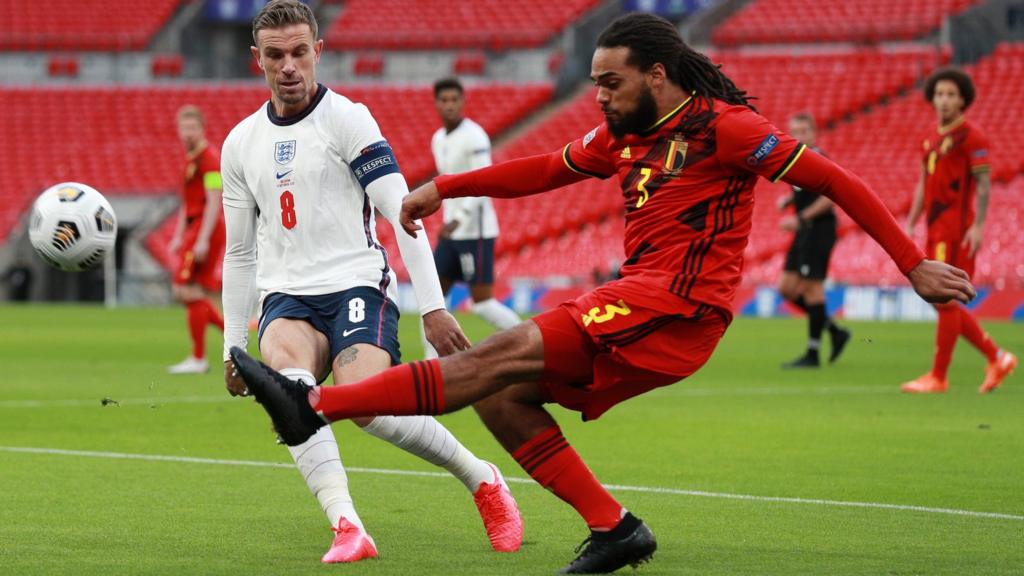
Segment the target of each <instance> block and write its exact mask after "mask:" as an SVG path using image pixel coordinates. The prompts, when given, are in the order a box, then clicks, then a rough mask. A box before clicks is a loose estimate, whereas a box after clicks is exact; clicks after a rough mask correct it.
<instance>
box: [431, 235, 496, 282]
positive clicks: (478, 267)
mask: <svg viewBox="0 0 1024 576" xmlns="http://www.w3.org/2000/svg"><path fill="white" fill-rule="evenodd" d="M434 265H435V266H437V275H438V276H440V277H441V278H447V279H448V280H452V281H455V282H458V281H459V280H461V281H463V282H465V283H467V284H494V238H480V239H479V240H451V239H441V240H438V241H437V247H436V248H434Z"/></svg>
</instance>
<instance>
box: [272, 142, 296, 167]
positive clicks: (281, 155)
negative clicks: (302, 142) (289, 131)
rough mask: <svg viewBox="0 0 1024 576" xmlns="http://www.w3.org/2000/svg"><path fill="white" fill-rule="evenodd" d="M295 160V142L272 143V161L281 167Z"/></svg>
mask: <svg viewBox="0 0 1024 576" xmlns="http://www.w3.org/2000/svg"><path fill="white" fill-rule="evenodd" d="M294 159H295V140H285V141H284V142H275V143H274V161H275V162H277V163H278V164H281V165H282V166H284V165H286V164H290V163H291V161H292V160H294Z"/></svg>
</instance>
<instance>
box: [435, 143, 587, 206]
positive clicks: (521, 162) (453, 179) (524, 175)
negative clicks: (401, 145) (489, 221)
mask: <svg viewBox="0 0 1024 576" xmlns="http://www.w3.org/2000/svg"><path fill="white" fill-rule="evenodd" d="M586 178H587V177H586V176H585V175H582V174H580V173H577V172H573V171H572V170H570V169H569V168H568V167H566V164H565V161H564V160H563V158H562V152H561V151H560V152H552V153H550V154H541V155H538V156H528V157H526V158H518V159H516V160H509V161H507V162H501V163H500V164H494V165H492V166H487V167H485V168H479V169H477V170H471V171H469V172H463V173H461V174H444V175H442V176H438V177H437V178H434V184H436V185H437V191H438V192H439V193H440V194H441V198H458V197H461V196H490V197H491V198H518V197H520V196H529V195H531V194H539V193H541V192H547V191H548V190H554V189H555V188H561V187H562V186H566V185H568V184H572V183H573V182H579V181H580V180H585V179H586Z"/></svg>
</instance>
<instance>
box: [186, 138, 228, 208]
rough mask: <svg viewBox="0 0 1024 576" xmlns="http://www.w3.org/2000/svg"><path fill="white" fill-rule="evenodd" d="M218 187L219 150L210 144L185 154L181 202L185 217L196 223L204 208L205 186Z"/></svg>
mask: <svg viewBox="0 0 1024 576" xmlns="http://www.w3.org/2000/svg"><path fill="white" fill-rule="evenodd" d="M207 183H209V184H210V185H211V186H210V187H211V188H218V189H219V188H220V186H221V184H220V151H219V150H217V149H216V148H215V147H213V146H212V145H210V144H207V145H206V146H203V147H202V148H200V149H199V151H198V152H194V153H192V154H186V155H185V186H184V188H183V196H182V203H183V206H184V209H185V218H187V219H189V220H193V219H195V221H196V225H197V226H198V225H199V221H201V220H202V217H203V210H205V209H206V188H207Z"/></svg>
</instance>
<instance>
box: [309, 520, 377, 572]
mask: <svg viewBox="0 0 1024 576" xmlns="http://www.w3.org/2000/svg"><path fill="white" fill-rule="evenodd" d="M331 530H334V541H333V542H331V548H330V550H328V551H327V553H326V554H324V557H323V558H321V559H320V561H321V562H323V563H324V564H334V563H338V562H359V561H360V560H366V559H367V558H376V557H377V545H376V544H374V542H373V538H370V535H369V534H367V533H366V532H363V531H362V530H360V529H359V527H358V526H356V525H355V524H353V523H351V522H349V521H348V520H346V519H345V518H344V517H342V519H341V520H338V526H337V527H335V528H331Z"/></svg>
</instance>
